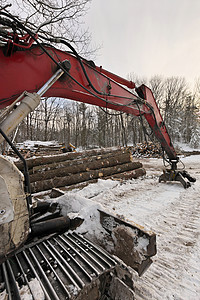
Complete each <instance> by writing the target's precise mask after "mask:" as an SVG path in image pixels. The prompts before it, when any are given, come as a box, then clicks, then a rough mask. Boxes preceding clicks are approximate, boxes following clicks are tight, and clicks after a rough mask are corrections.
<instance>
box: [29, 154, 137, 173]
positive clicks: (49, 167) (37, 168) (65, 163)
mask: <svg viewBox="0 0 200 300" xmlns="http://www.w3.org/2000/svg"><path fill="white" fill-rule="evenodd" d="M123 155H131V154H130V151H128V150H124V151H122V150H120V151H117V152H114V153H113V152H109V153H106V154H102V155H96V156H89V157H83V158H77V159H76V160H75V159H74V160H66V161H62V162H53V163H51V164H45V165H40V166H35V167H33V170H32V172H31V170H29V172H30V174H35V173H39V172H44V171H49V170H53V169H59V168H65V167H69V166H74V165H80V164H83V163H84V164H85V163H89V162H93V161H99V160H102V159H109V158H111V157H118V156H123ZM131 159H132V158H131ZM131 161H132V160H131Z"/></svg>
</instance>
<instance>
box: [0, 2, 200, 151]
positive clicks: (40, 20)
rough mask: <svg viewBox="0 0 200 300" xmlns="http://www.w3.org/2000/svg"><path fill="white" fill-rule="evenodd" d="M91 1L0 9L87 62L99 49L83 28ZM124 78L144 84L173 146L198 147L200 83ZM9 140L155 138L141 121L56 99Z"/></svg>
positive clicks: (92, 142)
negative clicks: (61, 40)
mask: <svg viewBox="0 0 200 300" xmlns="http://www.w3.org/2000/svg"><path fill="white" fill-rule="evenodd" d="M90 3H91V0H78V1H74V0H67V1H63V0H57V1H54V0H49V1H42V2H41V1H39V0H33V1H30V0H10V1H9V4H8V3H7V1H6V0H0V9H1V10H5V11H8V12H11V13H13V14H14V15H15V16H16V15H17V16H19V17H20V19H23V22H24V24H25V25H26V26H28V27H29V28H30V29H31V30H32V31H37V30H38V25H40V24H41V26H40V29H39V30H40V32H41V33H42V34H43V35H47V36H55V35H56V36H62V37H63V36H64V37H65V39H66V41H68V42H69V43H70V44H72V45H73V46H74V47H75V48H76V49H77V51H78V53H79V54H80V55H83V56H84V57H86V58H88V59H91V58H93V57H94V56H95V53H96V51H97V49H98V48H91V35H90V32H89V31H88V30H84V28H85V27H84V26H82V25H83V17H84V16H85V15H86V14H87V10H88V8H89V5H90ZM10 4H12V6H10ZM110 71H111V72H112V70H110ZM127 78H128V79H129V80H132V81H134V82H135V83H136V86H139V85H141V84H142V83H143V84H146V85H147V86H148V87H150V88H151V90H152V92H153V94H154V97H155V99H156V102H157V104H158V107H159V109H160V111H161V114H162V116H163V119H164V122H165V124H166V126H167V129H168V132H169V134H170V137H171V139H172V141H173V142H176V141H177V142H183V143H187V144H190V146H192V147H198V146H199V143H200V119H199V118H200V115H199V109H200V107H199V103H200V101H199V99H200V79H199V80H197V81H196V83H195V86H194V88H193V89H191V87H189V86H188V84H187V82H186V80H185V79H184V78H181V77H175V76H174V77H168V78H165V77H162V76H159V75H156V76H152V77H151V78H150V79H148V80H147V79H146V78H138V77H137V76H136V75H135V74H128V76H127ZM80 100H81V99H80ZM11 138H12V140H13V141H15V142H22V141H24V140H41V141H49V140H56V141H58V142H60V143H64V144H66V145H67V144H69V143H72V144H73V145H75V146H76V147H82V148H83V149H87V148H91V147H111V146H120V145H122V146H126V145H135V144H137V143H138V142H143V141H145V140H147V141H148V140H154V139H155V138H154V136H152V134H151V130H150V129H149V128H148V124H147V123H146V121H145V119H144V118H142V119H141V118H139V117H134V116H132V115H128V114H125V113H123V114H119V112H115V111H111V110H107V111H105V109H104V110H102V109H101V108H99V107H95V106H91V105H87V104H84V103H81V102H74V101H71V100H64V99H57V98H49V99H46V98H44V99H43V100H42V102H41V104H40V106H39V107H38V108H37V109H36V110H35V111H34V112H32V113H30V114H29V115H28V116H27V117H26V119H24V120H23V122H22V123H21V124H20V125H19V126H18V128H17V130H16V131H15V132H14V133H13V134H12V136H11Z"/></svg>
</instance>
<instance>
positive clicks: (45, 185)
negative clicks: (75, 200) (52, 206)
mask: <svg viewBox="0 0 200 300" xmlns="http://www.w3.org/2000/svg"><path fill="white" fill-rule="evenodd" d="M141 167H142V164H141V163H140V162H130V163H126V164H122V165H117V166H114V167H109V168H102V169H99V170H91V171H88V172H83V173H78V174H72V175H70V176H65V177H55V178H52V179H48V180H43V181H42V180H40V181H36V182H34V183H32V184H31V191H32V192H33V193H37V192H40V191H45V190H49V189H52V188H54V187H62V186H66V185H72V184H75V183H80V182H83V181H87V180H91V179H97V178H103V177H107V176H111V175H113V174H117V173H122V172H125V171H130V170H134V169H138V168H141Z"/></svg>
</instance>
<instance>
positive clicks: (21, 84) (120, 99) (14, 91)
mask: <svg viewBox="0 0 200 300" xmlns="http://www.w3.org/2000/svg"><path fill="white" fill-rule="evenodd" d="M45 50H46V51H47V52H48V53H49V54H50V56H51V57H53V58H54V60H56V61H57V62H58V63H59V62H63V61H65V60H68V61H69V62H70V65H71V68H70V70H69V72H68V74H69V75H68V74H64V75H63V76H62V77H61V78H60V80H58V81H57V82H56V83H55V84H54V85H53V86H52V87H51V88H50V89H49V90H48V91H47V92H46V94H45V95H44V96H46V97H60V98H67V99H72V100H76V101H81V102H85V103H89V104H93V105H97V106H102V107H107V108H111V109H114V110H118V111H122V112H125V113H129V114H132V115H134V116H139V115H140V114H142V115H144V117H145V118H146V120H147V121H148V123H149V125H150V127H151V128H152V130H153V132H154V134H155V136H156V137H157V139H158V140H159V141H160V143H161V145H162V146H163V148H164V150H165V151H166V153H167V155H168V157H169V159H170V160H173V159H175V160H176V159H177V155H176V152H175V150H174V147H173V145H172V144H171V141H170V137H169V135H168V133H167V129H166V127H165V125H164V122H163V119H162V116H161V114H160V111H159V109H158V107H157V104H156V101H155V99H154V97H153V94H152V92H151V90H150V89H149V88H148V87H146V86H145V85H142V86H141V87H139V88H138V89H136V91H137V92H138V94H139V95H142V98H143V99H144V100H141V98H140V99H139V97H138V96H136V95H134V94H133V93H132V92H130V91H128V90H127V89H126V88H124V87H122V86H121V84H124V85H126V86H128V87H129V88H134V87H135V85H134V83H133V82H131V81H128V80H126V79H123V78H121V77H119V76H117V75H114V74H112V73H110V72H108V71H105V70H103V69H102V68H99V67H95V66H92V65H90V64H89V63H87V62H86V61H85V60H82V63H83V65H84V68H85V71H86V73H87V75H88V77H89V82H88V80H87V78H86V76H85V74H84V71H83V68H82V67H81V64H80V61H79V59H78V58H77V57H76V56H74V55H71V54H69V53H67V52H63V51H60V50H57V49H55V48H53V47H47V46H45ZM0 64H1V68H0V76H1V92H0V108H4V107H6V106H8V105H10V104H11V103H12V102H13V101H14V100H15V99H16V98H17V97H18V96H19V95H21V94H22V93H23V92H24V91H25V90H26V91H28V92H31V93H32V92H37V91H38V90H39V89H40V87H41V86H42V85H44V84H45V83H46V81H47V80H48V79H49V78H50V77H51V76H52V75H53V74H54V73H55V71H56V70H57V68H58V66H57V65H56V64H55V63H54V62H53V61H52V59H51V58H50V57H49V56H48V55H47V54H46V53H45V52H44V51H43V50H42V49H41V48H40V47H39V46H32V47H31V48H30V49H28V50H22V49H20V51H16V52H15V53H13V54H12V55H11V56H5V55H4V53H3V49H2V47H1V49H0ZM90 82H91V83H92V86H93V87H94V89H93V88H92V87H91V84H90ZM117 82H118V83H117ZM119 83H120V84H119ZM97 91H99V92H100V93H98V92H97Z"/></svg>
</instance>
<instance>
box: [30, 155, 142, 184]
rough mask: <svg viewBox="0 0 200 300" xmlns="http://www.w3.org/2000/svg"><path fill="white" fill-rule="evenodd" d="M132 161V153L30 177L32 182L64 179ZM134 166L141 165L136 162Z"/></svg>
mask: <svg viewBox="0 0 200 300" xmlns="http://www.w3.org/2000/svg"><path fill="white" fill-rule="evenodd" d="M131 161H132V156H131V154H130V153H125V154H122V155H118V156H115V157H110V158H106V159H101V160H93V161H91V162H88V163H85V162H84V163H83V162H82V163H80V164H77V163H76V164H74V165H72V166H67V167H64V168H57V169H52V170H48V171H45V172H44V171H42V172H41V173H35V174H32V175H30V182H35V181H40V180H46V179H50V178H54V177H62V176H68V175H70V174H76V173H81V172H87V171H90V170H97V169H101V168H108V167H112V166H116V165H121V164H124V163H127V162H131ZM134 164H136V165H140V163H137V162H135V163H134Z"/></svg>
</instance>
